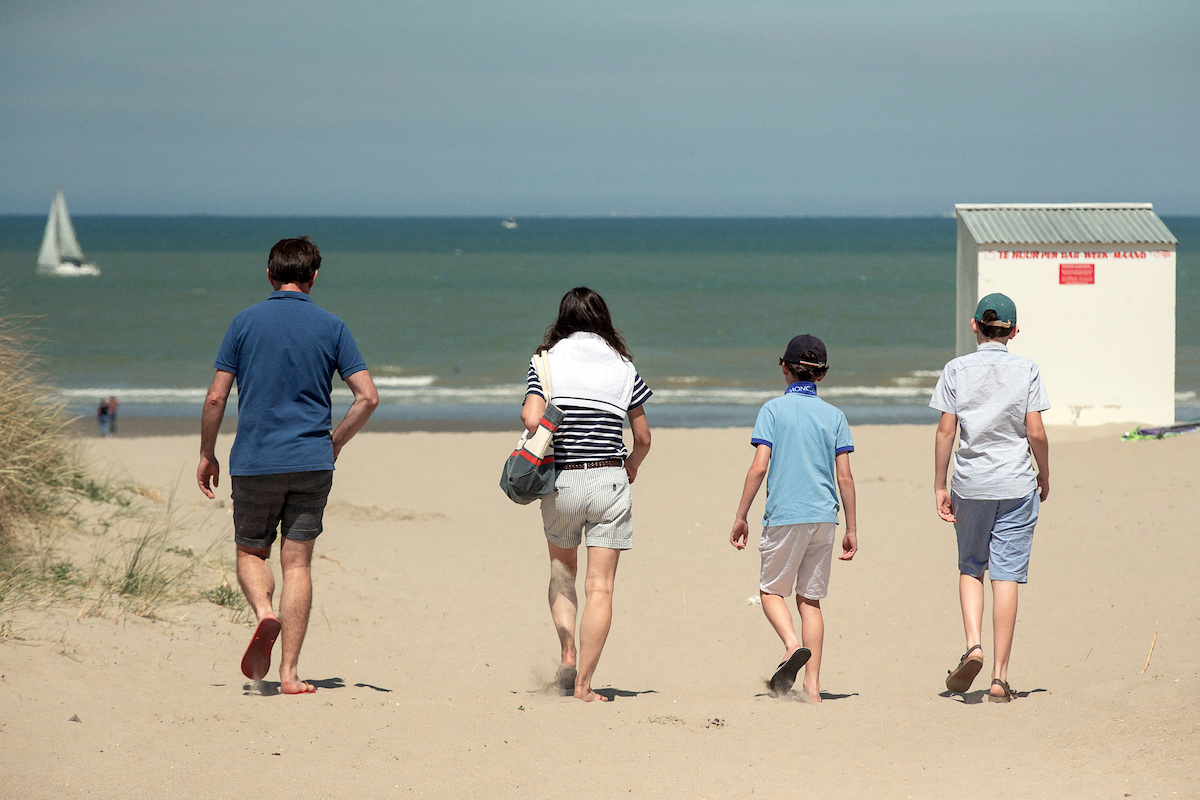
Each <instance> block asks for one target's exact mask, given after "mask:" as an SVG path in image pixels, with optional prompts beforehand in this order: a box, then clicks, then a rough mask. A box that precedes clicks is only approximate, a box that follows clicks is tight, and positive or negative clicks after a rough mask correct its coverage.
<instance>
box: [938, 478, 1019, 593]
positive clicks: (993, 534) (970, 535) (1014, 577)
mask: <svg viewBox="0 0 1200 800" xmlns="http://www.w3.org/2000/svg"><path fill="white" fill-rule="evenodd" d="M1040 505H1041V502H1040V501H1039V500H1038V493H1037V490H1036V489H1035V490H1034V491H1033V492H1031V493H1030V494H1028V495H1026V496H1025V497H1020V498H1017V499H1016V500H967V499H964V498H962V497H959V496H958V495H956V494H953V493H951V495H950V507H951V509H952V510H953V512H954V518H955V519H956V520H958V521H957V522H955V523H954V532H955V533H956V534H957V536H958V571H959V572H961V573H962V574H963V575H970V576H971V577H972V578H982V577H983V571H984V570H985V569H986V570H987V571H988V573H989V574H990V576H991V579H992V580H994V581H1016V582H1017V583H1025V582H1026V581H1027V580H1028V578H1029V553H1030V551H1031V550H1032V549H1033V527H1034V526H1035V525H1037V518H1038V507H1039V506H1040Z"/></svg>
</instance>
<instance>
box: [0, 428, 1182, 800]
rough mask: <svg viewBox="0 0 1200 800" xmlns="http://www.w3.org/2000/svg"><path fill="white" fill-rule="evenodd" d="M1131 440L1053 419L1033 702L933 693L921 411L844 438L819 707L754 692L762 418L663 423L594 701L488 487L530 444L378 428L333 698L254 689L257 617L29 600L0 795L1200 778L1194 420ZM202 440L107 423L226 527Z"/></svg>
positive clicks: (6, 724) (532, 552) (540, 554)
mask: <svg viewBox="0 0 1200 800" xmlns="http://www.w3.org/2000/svg"><path fill="white" fill-rule="evenodd" d="M1117 434H1118V430H1116V429H1114V428H1111V427H1110V428H1103V429H1092V430H1052V431H1051V443H1052V454H1051V455H1052V463H1053V468H1054V472H1053V478H1054V483H1053V491H1052V494H1051V497H1050V500H1049V502H1047V503H1046V504H1045V505H1044V506H1043V508H1042V519H1041V522H1040V524H1039V527H1038V531H1037V536H1036V538H1035V546H1034V555H1033V566H1032V570H1031V574H1030V583H1029V584H1028V586H1027V587H1025V588H1024V589H1023V590H1022V594H1021V609H1020V618H1019V624H1018V627H1017V637H1016V643H1015V646H1014V656H1013V662H1012V666H1011V668H1010V683H1011V684H1012V686H1013V688H1014V690H1016V691H1017V692H1018V695H1019V699H1018V700H1017V701H1016V702H1013V703H1011V704H1009V705H996V704H989V703H986V702H981V701H982V700H983V693H984V692H985V691H986V688H987V683H988V681H987V680H986V679H985V678H986V672H985V673H984V675H981V678H980V679H977V681H976V684H975V686H974V687H973V689H972V691H971V692H970V693H969V694H967V695H966V697H965V698H963V697H958V696H954V697H951V696H948V695H946V694H945V692H944V687H943V679H944V677H945V674H946V670H947V669H948V668H950V667H951V666H953V665H954V664H955V663H956V662H957V658H958V656H959V654H961V652H962V650H963V642H962V638H961V637H962V634H961V622H960V618H959V612H958V605H957V594H956V574H957V573H956V567H955V553H954V544H953V541H954V534H953V528H952V527H951V526H950V525H947V524H944V523H941V522H940V521H939V520H938V519H937V518H936V515H935V513H934V510H933V499H932V490H931V478H932V451H933V430H932V428H930V427H926V426H879V427H867V426H863V427H858V428H856V429H855V431H854V435H855V440H856V444H857V447H858V450H857V452H856V453H855V455H854V457H853V458H852V466H853V468H854V472H855V477H856V481H857V487H858V496H859V520H860V522H859V529H860V546H861V550H860V552H859V555H858V556H857V557H856V558H855V559H854V561H853V562H852V563H849V564H845V563H839V562H836V561H835V562H834V573H833V578H832V581H831V585H830V596H829V598H828V599H827V601H825V603H823V607H824V610H825V617H826V626H827V627H826V654H825V664H824V667H823V669H822V677H823V679H824V687H823V688H824V690H825V697H826V702H825V703H823V704H822V705H820V706H813V705H808V704H804V703H799V702H788V701H787V700H786V699H778V698H773V697H771V696H769V695H768V694H767V691H766V686H765V681H766V679H767V678H768V677H769V676H770V673H771V671H772V669H773V667H774V665H775V664H776V663H777V662H778V660H779V659H780V657H781V655H782V652H781V649H782V648H781V647H780V645H779V643H778V640H777V638H776V637H775V635H774V633H773V632H772V631H771V629H770V627H769V626H768V624H767V623H766V621H765V619H764V618H763V615H762V610H761V608H760V607H759V606H758V605H756V604H754V603H753V602H751V601H750V600H751V598H754V597H756V595H757V572H758V558H757V553H756V552H754V549H753V548H749V549H748V550H747V551H746V552H742V553H738V552H736V551H734V549H733V548H732V547H730V545H729V544H728V534H729V527H730V524H731V522H732V516H733V512H734V509H735V506H736V501H737V497H738V495H739V493H740V491H741V485H742V480H743V477H744V475H745V469H746V467H747V465H748V464H749V461H750V457H751V455H752V450H751V448H750V446H749V445H748V439H749V431H747V430H658V431H656V432H655V440H654V449H653V451H652V452H651V455H650V457H649V459H648V460H647V462H646V464H645V466H644V467H643V469H642V472H641V474H640V475H639V478H638V481H637V483H636V485H635V487H634V495H635V531H636V533H635V549H634V550H633V551H631V552H630V553H628V554H626V555H624V556H623V557H622V560H621V564H620V568H619V570H618V576H617V585H616V595H615V618H614V625H613V629H612V634H611V636H610V638H609V641H608V645H607V647H606V649H605V652H604V657H603V659H602V661H601V663H600V668H599V670H598V672H597V673H596V681H595V685H596V686H597V687H598V688H600V689H601V690H602V691H605V692H607V693H609V694H610V695H615V697H616V702H614V703H611V704H590V705H585V704H582V703H579V702H577V701H575V700H574V699H572V698H568V697H562V696H559V695H558V694H557V693H556V692H554V691H553V690H552V689H550V688H548V685H549V683H550V681H551V680H552V678H553V675H554V670H555V665H556V643H555V636H554V632H553V629H552V627H551V624H550V619H549V614H548V612H547V610H546V605H545V592H546V580H547V576H548V570H547V566H546V555H545V545H544V539H543V537H542V535H541V531H540V517H539V515H538V512H537V508H536V506H533V507H519V506H515V505H513V504H512V503H510V502H509V501H508V500H507V499H506V498H505V497H504V496H503V495H502V494H501V492H500V491H499V489H498V488H497V486H496V482H497V479H498V476H499V471H500V465H501V462H502V461H503V458H504V457H505V456H506V455H507V453H508V452H509V451H510V450H511V447H512V444H513V441H514V440H515V436H514V435H513V434H510V433H504V434H496V433H366V434H363V435H361V437H360V438H359V439H356V440H355V441H354V442H353V443H352V444H351V445H350V446H349V447H348V448H347V450H346V451H345V453H344V454H343V456H342V458H341V459H340V463H339V465H338V471H337V475H336V479H335V487H334V492H333V496H332V499H331V507H330V509H329V513H328V515H327V517H326V532H325V534H324V535H323V536H322V538H321V540H320V541H319V543H318V546H317V553H318V558H317V559H316V562H315V566H314V583H315V603H314V610H313V615H312V622H311V624H310V628H309V635H308V640H307V642H306V644H305V648H304V653H303V658H302V660H301V677H302V678H304V679H306V680H308V681H310V682H312V683H315V684H316V685H317V686H318V687H319V691H318V692H317V693H316V694H315V695H310V696H304V697H284V696H275V695H274V694H273V693H274V691H275V690H276V689H277V684H274V683H273V681H274V680H276V679H277V676H276V675H272V676H270V678H271V680H268V681H266V682H264V683H261V684H250V683H247V682H246V681H245V680H244V679H243V678H242V677H241V675H240V673H239V672H238V662H239V659H240V657H241V652H242V649H243V648H244V646H245V642H246V641H247V640H248V637H249V635H250V630H249V628H247V627H246V626H244V625H239V624H234V623H232V622H230V621H229V620H228V619H227V617H226V615H225V611H224V609H221V608H218V607H216V606H213V605H210V604H197V605H194V606H189V607H186V608H175V609H169V610H168V611H167V612H164V613H163V615H162V618H161V619H159V620H157V621H148V620H143V619H140V618H136V617H131V616H129V615H124V616H121V617H119V618H114V617H113V615H110V616H109V617H107V618H85V619H76V613H77V611H78V609H75V608H65V607H59V608H50V609H44V610H36V611H23V612H21V613H19V614H18V616H17V618H16V620H15V630H16V635H15V636H14V637H10V638H9V639H8V640H6V641H3V642H0V774H2V775H3V780H2V784H3V788H2V789H0V795H2V796H4V797H13V798H62V797H73V796H81V797H114V798H115V797H122V798H138V797H147V798H149V797H155V798H157V797H166V796H171V797H180V798H193V797H194V798H214V797H244V796H248V795H256V796H257V795H274V796H281V797H295V798H309V797H339V798H340V797H368V798H374V797H409V796H426V797H478V796H485V797H491V798H510V797H511V798H518V797H520V798H524V797H559V796H571V797H582V798H592V797H595V798H611V797H617V796H623V797H654V798H657V797H688V798H742V797H783V796H801V795H805V796H811V795H825V796H829V797H864V798H865V797H870V798H876V797H878V798H891V797H897V798H905V797H914V798H916V797H919V798H941V797H946V798H949V797H962V796H969V797H973V798H991V797H1080V798H1102V797H1113V798H1122V797H1135V798H1145V797H1198V796H1200V700H1198V699H1197V697H1198V694H1200V659H1198V658H1197V654H1198V653H1200V613H1198V611H1197V609H1198V604H1197V599H1196V591H1195V587H1196V579H1195V576H1196V574H1197V573H1198V571H1200V551H1198V548H1197V539H1196V536H1197V534H1196V527H1195V524H1194V520H1195V519H1196V518H1197V517H1198V516H1200V491H1197V489H1198V487H1197V485H1196V484H1197V480H1198V479H1197V478H1196V465H1197V464H1200V436H1182V437H1178V438H1176V439H1171V440H1164V441H1161V442H1139V443H1128V444H1125V443H1121V442H1119V441H1118V440H1117ZM230 439H231V437H223V439H222V442H221V444H222V445H224V446H225V447H228V445H229V443H230ZM197 446H198V443H197V439H196V437H182V436H167V437H148V438H138V439H111V440H93V441H90V442H89V443H88V447H89V448H90V452H91V453H92V455H93V457H94V458H95V460H96V461H97V463H99V464H102V465H107V467H106V468H107V469H109V470H110V471H111V472H112V473H113V474H119V475H123V476H127V477H128V479H131V480H134V481H136V482H139V483H142V484H145V485H148V486H151V487H155V488H157V489H159V491H160V492H161V493H162V495H163V496H164V497H166V496H169V495H170V491H171V489H172V484H177V485H178V488H177V491H176V496H175V497H176V499H175V502H176V504H177V506H178V507H180V508H181V509H183V510H197V511H200V512H201V513H207V511H205V510H206V509H207V510H211V511H212V516H211V517H210V524H209V529H208V533H207V534H206V535H207V536H208V537H209V538H210V539H211V538H213V537H217V536H228V535H229V530H228V529H229V517H228V508H227V506H228V486H227V485H225V486H223V487H222V491H221V493H219V494H218V497H224V498H225V504H224V507H220V506H218V505H217V503H216V502H211V503H210V502H209V501H205V500H203V498H202V497H201V496H200V494H199V492H198V491H196V490H195V487H194V483H193V473H194V469H195V463H196V452H197ZM760 512H761V499H760V504H759V505H758V506H756V508H755V510H754V511H753V512H752V516H753V514H756V513H760ZM203 543H204V542H197V544H203ZM276 568H277V566H276ZM1156 626H1157V631H1158V634H1157V643H1156V644H1155V648H1154V653H1153V658H1152V659H1151V661H1150V665H1149V668H1148V669H1147V670H1146V671H1145V674H1142V670H1143V666H1144V665H1145V664H1146V658H1147V655H1148V653H1149V651H1150V647H1151V642H1152V639H1153V637H1154V635H1155V629H1156ZM986 628H987V629H986V630H985V639H984V641H985V644H987V645H989V646H988V648H987V649H989V650H990V625H988V626H986ZM990 666H991V662H990V659H989V661H988V663H987V668H986V669H990ZM264 695H265V696H264ZM72 718H77V719H78V720H79V721H72Z"/></svg>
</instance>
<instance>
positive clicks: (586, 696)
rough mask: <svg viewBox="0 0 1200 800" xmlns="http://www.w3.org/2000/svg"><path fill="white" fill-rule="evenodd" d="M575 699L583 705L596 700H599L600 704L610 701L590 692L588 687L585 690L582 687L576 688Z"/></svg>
mask: <svg viewBox="0 0 1200 800" xmlns="http://www.w3.org/2000/svg"><path fill="white" fill-rule="evenodd" d="M575 699H577V700H582V701H583V702H585V703H591V702H594V701H596V700H599V701H600V702H601V703H608V702H611V700H610V699H609V698H607V697H605V696H604V695H602V694H597V693H596V692H594V691H592V689H591V687H590V686H589V687H586V688H585V687H583V686H576V687H575Z"/></svg>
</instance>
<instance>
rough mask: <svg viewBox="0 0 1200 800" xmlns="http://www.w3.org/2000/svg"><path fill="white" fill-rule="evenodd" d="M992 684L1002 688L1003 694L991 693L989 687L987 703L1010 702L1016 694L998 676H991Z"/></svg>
mask: <svg viewBox="0 0 1200 800" xmlns="http://www.w3.org/2000/svg"><path fill="white" fill-rule="evenodd" d="M992 686H999V687H1000V688H1001V689H1002V690H1004V694H992V690H991V689H990V688H989V689H988V702H989V703H1011V702H1012V700H1013V698H1014V697H1016V696H1017V693H1016V692H1014V691H1013V690H1012V689H1010V688H1008V684H1007V683H1006V682H1004V681H1002V680H1000V679H999V678H992Z"/></svg>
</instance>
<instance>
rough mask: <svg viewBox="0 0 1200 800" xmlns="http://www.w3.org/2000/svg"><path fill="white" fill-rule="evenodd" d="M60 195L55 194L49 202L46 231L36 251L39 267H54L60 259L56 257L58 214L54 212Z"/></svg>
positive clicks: (60, 193)
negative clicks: (52, 200)
mask: <svg viewBox="0 0 1200 800" xmlns="http://www.w3.org/2000/svg"><path fill="white" fill-rule="evenodd" d="M60 197H62V192H59V193H58V194H56V195H55V196H54V202H53V203H51V204H50V216H49V217H48V218H47V219H46V233H45V235H43V236H42V249H41V250H40V251H38V262H37V263H38V266H39V267H50V268H54V267H57V266H58V262H59V261H60V260H61V259H59V257H58V214H56V213H55V211H56V210H57V209H58V198H60Z"/></svg>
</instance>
